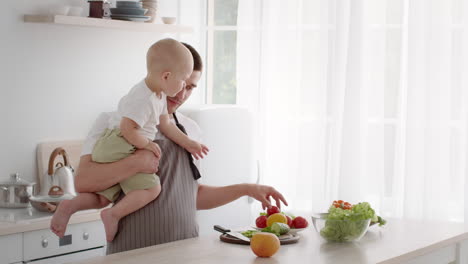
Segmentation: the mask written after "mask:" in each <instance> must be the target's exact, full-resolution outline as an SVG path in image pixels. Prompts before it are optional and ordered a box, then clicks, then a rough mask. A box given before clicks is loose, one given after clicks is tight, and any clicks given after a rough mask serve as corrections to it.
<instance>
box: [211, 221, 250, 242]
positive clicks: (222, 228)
mask: <svg viewBox="0 0 468 264" xmlns="http://www.w3.org/2000/svg"><path fill="white" fill-rule="evenodd" d="M213 228H214V230H216V231H218V232H221V233H223V234H227V235H230V236H232V237H235V238H238V239H240V240H243V241H246V242H249V243H250V238H248V237H246V236H244V235H243V234H241V233H239V232H232V231H231V230H230V229H226V228H224V227H222V226H220V225H215V226H213Z"/></svg>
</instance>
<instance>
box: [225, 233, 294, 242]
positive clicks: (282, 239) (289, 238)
mask: <svg viewBox="0 0 468 264" xmlns="http://www.w3.org/2000/svg"><path fill="white" fill-rule="evenodd" d="M300 238H301V236H300V235H299V234H294V235H288V236H282V237H279V240H280V244H281V245H288V244H294V243H297V242H298V241H299V239H300ZM219 239H220V240H221V241H223V242H226V243H231V244H240V245H250V243H249V242H247V241H244V240H241V239H239V238H237V237H232V236H230V235H228V234H222V235H220V236H219Z"/></svg>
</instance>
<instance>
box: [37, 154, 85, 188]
mask: <svg viewBox="0 0 468 264" xmlns="http://www.w3.org/2000/svg"><path fill="white" fill-rule="evenodd" d="M58 155H61V156H62V158H63V163H62V162H57V164H56V165H55V168H54V163H55V158H56V157H57V156H58ZM68 160H69V159H68V155H67V152H66V151H65V150H64V149H63V148H61V147H58V148H56V149H54V151H52V153H51V154H50V158H49V167H48V170H47V172H46V175H44V177H43V178H42V181H41V185H40V188H41V190H40V193H39V194H38V195H40V196H51V197H61V196H63V195H64V194H68V195H71V196H73V197H74V196H76V191H75V185H74V175H73V172H74V169H73V167H72V166H71V165H70V164H69V162H68Z"/></svg>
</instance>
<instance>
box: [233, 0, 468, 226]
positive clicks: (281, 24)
mask: <svg viewBox="0 0 468 264" xmlns="http://www.w3.org/2000/svg"><path fill="white" fill-rule="evenodd" d="M467 24H468V2H467V1H464V0H451V1H447V0H290V1H279V0H266V1H260V0H256V1H252V0H239V10H238V35H237V41H238V43H237V44H238V45H237V56H238V57H237V89H238V94H237V101H238V103H239V104H243V105H248V106H249V107H250V108H251V109H252V110H253V111H254V112H255V113H256V114H257V119H258V120H259V122H260V123H259V124H260V126H259V138H258V142H259V145H260V149H262V150H263V152H262V155H261V168H262V179H261V182H262V183H266V184H270V185H273V186H275V187H276V188H277V189H279V190H280V191H282V192H283V193H284V194H285V195H286V198H287V199H288V201H289V202H290V207H289V208H288V210H290V211H295V212H305V213H311V212H317V211H323V210H326V209H327V208H328V206H329V205H330V203H331V202H332V200H334V199H342V200H347V201H350V202H352V203H357V202H360V201H367V202H370V203H371V205H372V206H373V207H374V208H375V209H377V211H378V212H379V213H380V214H381V215H383V216H386V217H403V218H415V219H440V220H455V221H463V219H464V214H465V213H466V214H467V215H468V213H467V212H468V208H467V209H464V207H468V202H465V199H467V198H466V197H465V195H464V193H465V190H466V189H467V188H466V187H465V179H466V177H467V170H466V162H467V156H466V152H467V151H466V150H467V143H468V142H467V137H468V134H467V132H468V131H467V124H468V119H467V117H468V116H467V107H466V106H467V105H468V79H467V78H468V67H467V64H468V27H467ZM465 205H466V206H465Z"/></svg>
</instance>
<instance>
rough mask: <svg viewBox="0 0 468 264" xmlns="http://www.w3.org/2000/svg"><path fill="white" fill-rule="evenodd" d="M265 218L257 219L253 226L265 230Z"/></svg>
mask: <svg viewBox="0 0 468 264" xmlns="http://www.w3.org/2000/svg"><path fill="white" fill-rule="evenodd" d="M267 218H268V217H267V216H266V215H261V216H259V217H257V219H256V220H255V224H256V225H257V227H258V228H265V227H266V226H267Z"/></svg>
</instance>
